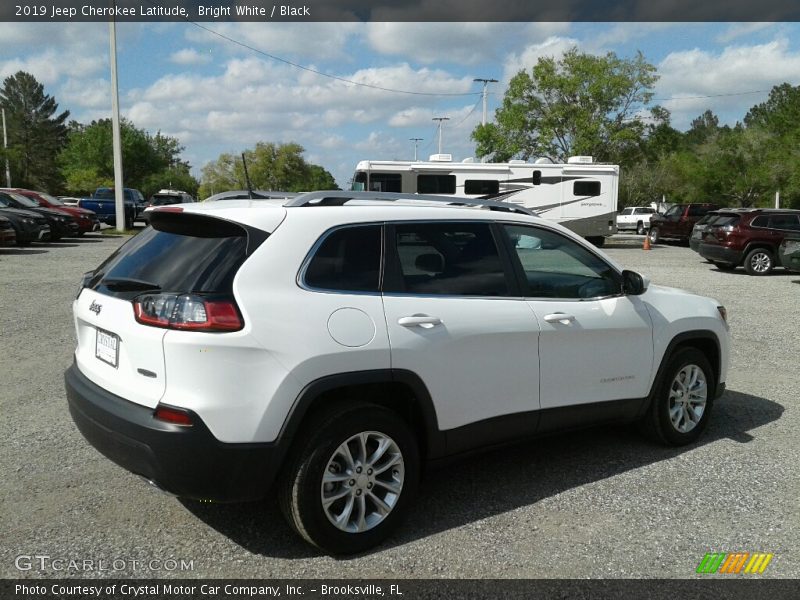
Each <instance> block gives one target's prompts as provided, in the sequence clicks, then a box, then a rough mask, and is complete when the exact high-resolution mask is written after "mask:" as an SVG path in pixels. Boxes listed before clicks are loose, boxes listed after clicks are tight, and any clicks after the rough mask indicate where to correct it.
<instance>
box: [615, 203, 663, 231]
mask: <svg viewBox="0 0 800 600" xmlns="http://www.w3.org/2000/svg"><path fill="white" fill-rule="evenodd" d="M654 214H656V211H655V209H653V208H650V207H649V206H628V207H626V208H623V209H622V210H621V211H620V212H619V214H617V229H618V230H620V231H624V230H627V229H633V230H634V231H636V233H638V234H639V235H644V234H645V233H647V230H648V229H650V219H651V217H652V216H653V215H654Z"/></svg>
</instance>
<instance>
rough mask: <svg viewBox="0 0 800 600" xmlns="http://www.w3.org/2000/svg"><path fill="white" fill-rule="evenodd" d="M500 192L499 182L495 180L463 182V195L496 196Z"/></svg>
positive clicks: (468, 180) (469, 180)
mask: <svg viewBox="0 0 800 600" xmlns="http://www.w3.org/2000/svg"><path fill="white" fill-rule="evenodd" d="M499 191H500V182H499V181H497V180H496V179H467V180H466V181H465V182H464V193H465V194H496V193H498V192H499Z"/></svg>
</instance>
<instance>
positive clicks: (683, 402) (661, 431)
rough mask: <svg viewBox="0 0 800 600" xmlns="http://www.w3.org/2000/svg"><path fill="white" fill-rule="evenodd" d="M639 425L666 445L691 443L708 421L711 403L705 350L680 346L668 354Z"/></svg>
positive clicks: (710, 372)
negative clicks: (703, 351)
mask: <svg viewBox="0 0 800 600" xmlns="http://www.w3.org/2000/svg"><path fill="white" fill-rule="evenodd" d="M668 361H669V362H668V363H667V367H666V369H665V370H664V375H663V377H662V379H661V381H660V382H659V384H658V387H657V388H656V391H655V393H654V395H653V398H652V399H651V401H650V406H649V408H648V410H647V414H646V415H645V416H644V418H643V419H642V422H641V428H642V430H643V431H644V433H645V434H646V435H647V436H648V437H650V438H651V439H653V440H655V441H658V442H661V443H662V444H666V445H669V446H684V445H686V444H691V443H692V442H694V441H695V440H697V438H698V437H700V434H702V433H703V431H704V430H705V428H706V426H707V425H708V419H709V417H710V415H711V408H712V406H713V405H714V395H715V393H714V392H715V389H716V383H715V380H714V371H713V369H712V368H711V364H710V363H709V362H708V359H707V358H706V356H705V354H703V353H702V352H700V350H698V349H696V348H682V349H679V350H678V351H676V352H675V353H674V354H673V355H672V356H670V357H669V359H668Z"/></svg>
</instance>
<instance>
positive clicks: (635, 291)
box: [622, 269, 650, 296]
mask: <svg viewBox="0 0 800 600" xmlns="http://www.w3.org/2000/svg"><path fill="white" fill-rule="evenodd" d="M649 284H650V281H649V280H648V279H647V278H646V277H642V276H641V275H639V273H637V272H636V271H628V270H627V269H626V270H625V271H623V272H622V291H623V293H625V294H627V295H629V296H640V295H642V294H644V293H645V291H647V286H648V285H649Z"/></svg>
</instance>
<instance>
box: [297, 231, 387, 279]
mask: <svg viewBox="0 0 800 600" xmlns="http://www.w3.org/2000/svg"><path fill="white" fill-rule="evenodd" d="M380 268H381V226H380V225H361V226H355V227H346V228H342V229H337V230H334V231H333V232H332V233H330V234H328V236H327V237H325V238H324V240H323V242H322V244H320V246H319V247H318V248H317V251H316V252H315V253H314V256H313V258H312V259H311V262H309V264H308V268H307V269H306V273H305V283H306V285H308V286H309V287H312V288H317V289H323V290H337V291H351V292H377V291H378V290H379V289H380Z"/></svg>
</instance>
